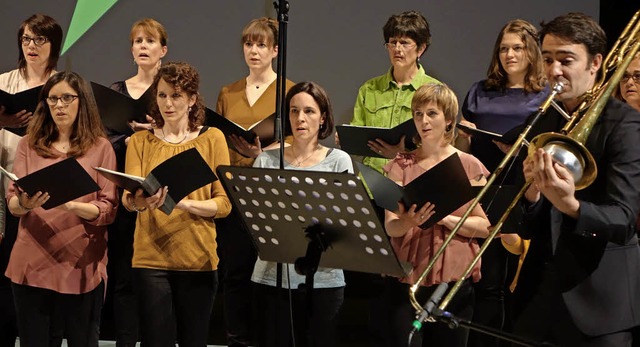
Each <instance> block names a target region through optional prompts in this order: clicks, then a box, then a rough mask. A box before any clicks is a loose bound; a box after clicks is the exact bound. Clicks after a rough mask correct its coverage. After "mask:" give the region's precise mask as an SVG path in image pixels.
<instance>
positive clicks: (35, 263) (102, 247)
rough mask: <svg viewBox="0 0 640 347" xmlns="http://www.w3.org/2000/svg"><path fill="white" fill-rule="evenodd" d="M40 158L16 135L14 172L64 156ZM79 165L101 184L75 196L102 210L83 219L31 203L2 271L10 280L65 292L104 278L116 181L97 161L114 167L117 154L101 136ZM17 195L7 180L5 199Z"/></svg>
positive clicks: (90, 286)
mask: <svg viewBox="0 0 640 347" xmlns="http://www.w3.org/2000/svg"><path fill="white" fill-rule="evenodd" d="M60 154H61V156H60V157H58V158H43V157H41V156H39V155H38V154H37V153H36V152H35V151H34V150H33V149H31V148H30V147H29V145H28V143H27V137H26V136H25V137H24V138H22V139H21V140H20V143H19V144H18V149H17V151H16V158H15V161H14V164H13V171H14V173H15V174H16V175H17V176H18V177H23V176H26V175H27V174H29V173H31V172H34V171H37V170H39V169H42V168H44V167H47V166H49V165H52V164H54V163H56V162H59V161H61V160H64V159H66V155H64V154H62V153H60ZM76 159H77V160H78V162H79V163H80V165H82V167H83V168H84V169H85V170H86V171H87V172H88V173H89V175H90V176H91V177H92V178H93V179H94V180H95V181H96V182H97V183H98V185H99V186H100V188H101V189H100V190H99V191H97V192H95V193H92V194H88V195H85V196H83V197H80V198H78V199H76V200H75V201H79V202H87V203H91V204H94V205H96V206H97V207H98V209H99V210H100V215H99V216H98V218H96V219H95V220H92V221H87V220H84V219H82V218H80V217H78V216H76V215H75V214H74V213H71V212H67V211H63V210H61V209H58V208H52V209H49V210H44V209H42V208H41V207H40V208H36V209H33V210H31V211H29V212H27V214H25V215H24V216H22V217H21V218H20V225H19V227H18V236H17V239H16V243H15V245H14V246H13V250H12V251H11V258H10V259H9V265H8V266H7V271H6V273H5V275H6V276H7V277H9V278H10V279H11V281H12V282H13V283H17V284H22V285H27V286H32V287H38V288H44V289H50V290H53V291H56V292H58V293H63V294H82V293H87V292H89V291H91V290H93V289H95V288H96V287H97V286H98V285H99V284H100V282H102V281H103V280H104V281H106V278H107V272H106V265H107V225H108V224H110V223H111V222H113V219H114V218H115V215H116V208H117V206H118V197H117V191H116V187H115V185H114V184H113V183H112V182H111V181H109V180H107V179H106V178H104V177H103V176H101V175H99V174H98V173H97V171H96V170H94V169H93V167H95V166H102V167H105V168H109V169H112V170H115V169H116V158H115V154H114V152H113V148H112V147H111V143H110V142H109V140H107V139H106V138H99V139H98V141H97V143H96V144H95V145H94V146H93V147H92V148H91V149H89V151H88V153H87V154H85V155H83V156H82V157H79V158H76ZM51 179H52V180H68V182H69V184H70V185H71V184H73V181H72V180H71V179H70V178H69V177H51ZM15 195H16V192H15V189H14V187H13V185H11V186H9V191H8V192H7V201H9V200H10V199H11V198H12V197H13V196H15Z"/></svg>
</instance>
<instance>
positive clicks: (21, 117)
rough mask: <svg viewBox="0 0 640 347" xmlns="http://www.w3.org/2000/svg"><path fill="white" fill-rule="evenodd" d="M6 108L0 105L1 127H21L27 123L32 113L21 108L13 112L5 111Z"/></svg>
mask: <svg viewBox="0 0 640 347" xmlns="http://www.w3.org/2000/svg"><path fill="white" fill-rule="evenodd" d="M6 110H7V109H6V108H5V107H4V106H0V127H2V128H22V127H25V126H27V124H29V120H31V116H32V115H33V113H31V112H27V110H22V111H20V112H18V113H15V114H8V113H6V112H5V111H6Z"/></svg>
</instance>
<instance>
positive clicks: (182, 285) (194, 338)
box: [122, 63, 231, 346]
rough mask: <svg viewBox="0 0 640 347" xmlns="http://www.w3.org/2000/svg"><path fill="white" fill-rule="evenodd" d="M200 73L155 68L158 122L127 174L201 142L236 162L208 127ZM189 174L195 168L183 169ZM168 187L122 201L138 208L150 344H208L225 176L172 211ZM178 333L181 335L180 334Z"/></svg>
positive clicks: (141, 286) (138, 266)
mask: <svg viewBox="0 0 640 347" xmlns="http://www.w3.org/2000/svg"><path fill="white" fill-rule="evenodd" d="M199 84H200V77H199V75H198V72H197V71H196V70H195V69H194V68H193V67H192V66H190V65H189V64H186V63H168V64H167V65H164V66H162V67H161V68H160V70H159V71H158V73H157V74H156V76H155V78H154V81H153V84H152V88H153V91H154V95H155V96H156V103H155V104H154V105H153V108H152V110H151V115H150V116H151V117H153V120H154V121H155V125H156V126H155V127H154V128H153V129H151V130H146V131H139V132H137V133H135V134H133V135H132V136H131V140H130V141H129V145H128V147H127V160H126V165H125V166H126V170H125V171H126V173H127V174H131V175H136V176H142V177H146V176H147V175H148V174H149V172H151V170H153V169H154V168H155V167H156V166H157V165H159V164H160V163H162V162H164V161H165V160H167V159H168V158H171V157H172V156H174V155H176V154H178V153H181V152H183V151H186V150H188V149H191V148H196V149H197V150H198V152H200V155H202V157H203V158H204V160H205V161H206V162H207V163H209V165H210V166H211V168H212V169H213V170H215V169H216V168H217V167H218V166H219V165H229V151H228V150H227V143H226V141H225V139H224V135H223V134H222V132H220V131H219V130H218V129H215V128H208V127H203V126H202V122H203V120H204V105H203V103H202V99H201V97H200V93H199V92H198V87H199ZM176 174H179V175H184V179H185V180H188V179H189V171H188V170H184V171H183V172H176ZM166 196H167V187H164V188H161V189H159V190H158V192H157V193H155V194H154V195H152V196H145V195H144V194H143V191H142V189H140V190H138V191H137V192H136V193H135V194H132V193H129V192H125V193H124V194H123V196H122V203H123V204H124V206H125V208H127V209H128V210H129V211H136V212H138V219H137V221H136V231H135V234H134V244H133V260H132V267H133V281H134V287H135V289H136V294H137V295H138V302H139V304H140V310H139V312H140V315H141V316H142V317H144V319H142V320H141V333H142V343H143V344H145V345H146V346H173V345H174V344H175V342H176V341H177V342H178V344H179V345H180V346H206V344H207V336H208V331H209V318H210V316H211V310H212V308H213V300H214V298H215V295H216V289H217V287H218V273H217V271H216V270H217V268H218V255H217V253H216V225H215V222H214V219H216V218H222V217H225V216H227V215H228V214H229V212H230V211H231V203H230V202H229V198H227V195H226V193H225V191H224V189H223V188H222V185H221V183H220V181H215V182H213V183H211V184H208V185H206V186H203V187H202V188H199V189H197V190H195V191H193V192H191V193H190V194H189V195H187V197H185V198H184V199H182V200H181V201H180V202H178V204H177V205H176V209H175V210H174V211H173V212H172V213H171V214H170V215H166V214H164V213H163V212H161V211H160V210H159V209H158V207H159V206H161V205H162V204H163V203H164V199H165V198H166ZM176 332H177V334H176Z"/></svg>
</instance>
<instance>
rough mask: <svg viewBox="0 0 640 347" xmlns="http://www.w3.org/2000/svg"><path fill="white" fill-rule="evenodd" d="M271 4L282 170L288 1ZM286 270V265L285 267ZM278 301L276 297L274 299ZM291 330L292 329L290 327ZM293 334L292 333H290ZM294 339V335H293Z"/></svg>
mask: <svg viewBox="0 0 640 347" xmlns="http://www.w3.org/2000/svg"><path fill="white" fill-rule="evenodd" d="M273 6H274V7H275V9H276V12H277V19H278V60H277V63H276V116H275V120H274V122H273V126H274V133H275V139H276V141H279V143H280V170H284V132H285V129H286V128H285V124H286V123H285V121H286V119H285V118H284V117H282V112H284V111H285V101H286V100H285V95H286V93H287V83H286V81H287V72H286V70H287V69H286V64H287V22H288V20H289V2H288V1H286V0H279V1H278V0H276V1H274V2H273ZM287 270H288V267H287ZM282 272H283V271H282V263H277V264H276V293H277V294H276V298H279V296H280V289H282ZM287 282H288V283H289V300H291V282H290V279H289V277H287ZM276 302H278V299H276ZM280 308H281V307H280V304H277V305H276V307H275V311H276V317H275V319H277V321H276V326H277V327H278V330H280V329H279V327H280V324H282V322H280V319H279V317H280ZM292 332H293V329H292ZM292 335H293V334H292ZM294 341H295V337H294Z"/></svg>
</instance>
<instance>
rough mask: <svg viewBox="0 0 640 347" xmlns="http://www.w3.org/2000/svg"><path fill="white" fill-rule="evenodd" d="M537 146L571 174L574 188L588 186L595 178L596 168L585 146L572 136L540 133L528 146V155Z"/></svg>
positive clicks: (578, 188)
mask: <svg viewBox="0 0 640 347" xmlns="http://www.w3.org/2000/svg"><path fill="white" fill-rule="evenodd" d="M538 148H542V149H544V151H545V152H547V153H549V155H551V158H552V159H553V161H554V162H556V163H558V164H560V165H562V166H564V167H565V168H566V169H567V170H569V172H570V173H571V176H573V182H574V184H575V187H576V190H580V189H584V188H586V187H588V186H589V185H590V184H591V183H593V181H594V180H595V179H596V176H597V175H598V169H597V166H596V163H595V160H594V159H593V156H592V155H591V153H589V151H588V150H587V148H586V147H585V146H584V145H583V144H581V143H580V142H578V141H576V140H574V139H573V138H571V137H569V136H567V135H562V134H558V133H542V134H540V135H538V136H536V137H535V138H534V139H533V140H532V141H531V145H530V146H529V155H532V154H533V153H534V152H535V151H536V150H537V149H538Z"/></svg>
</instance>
